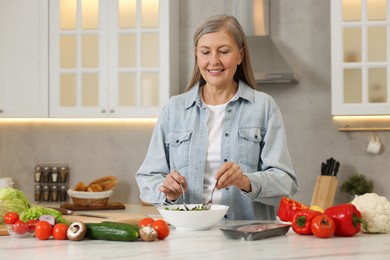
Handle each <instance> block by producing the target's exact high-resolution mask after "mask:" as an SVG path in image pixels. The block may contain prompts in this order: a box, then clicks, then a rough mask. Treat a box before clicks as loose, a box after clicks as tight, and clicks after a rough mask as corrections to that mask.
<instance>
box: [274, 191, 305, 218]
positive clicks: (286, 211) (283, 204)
mask: <svg viewBox="0 0 390 260" xmlns="http://www.w3.org/2000/svg"><path fill="white" fill-rule="evenodd" d="M308 209H309V207H308V206H306V205H304V204H302V203H300V202H298V201H296V200H293V199H290V198H287V197H282V199H281V200H280V205H279V210H278V217H279V219H280V220H281V221H288V222H292V218H293V217H294V213H295V212H297V211H302V210H308Z"/></svg>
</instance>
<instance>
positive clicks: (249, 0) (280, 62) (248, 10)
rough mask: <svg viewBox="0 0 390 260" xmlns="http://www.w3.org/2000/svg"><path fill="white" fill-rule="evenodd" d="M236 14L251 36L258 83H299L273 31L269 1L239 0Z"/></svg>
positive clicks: (248, 38) (252, 56)
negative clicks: (276, 43)
mask: <svg viewBox="0 0 390 260" xmlns="http://www.w3.org/2000/svg"><path fill="white" fill-rule="evenodd" d="M233 15H234V16H235V17H236V18H237V19H238V20H239V22H240V23H241V25H242V27H243V29H244V31H245V33H246V35H247V41H248V45H249V53H250V57H251V62H252V68H253V73H254V76H255V80H256V83H260V84H265V83H267V84H268V83H298V82H299V77H298V75H297V74H295V73H294V72H293V70H292V69H291V68H290V67H289V65H288V64H287V62H286V61H285V59H284V58H283V56H282V55H281V53H280V51H279V49H278V48H277V46H276V45H275V43H274V42H273V40H272V38H271V36H270V34H269V0H244V1H243V0H235V1H233Z"/></svg>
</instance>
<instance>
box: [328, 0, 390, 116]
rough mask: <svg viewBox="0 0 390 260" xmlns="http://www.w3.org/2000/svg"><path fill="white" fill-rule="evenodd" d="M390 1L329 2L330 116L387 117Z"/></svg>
mask: <svg viewBox="0 0 390 260" xmlns="http://www.w3.org/2000/svg"><path fill="white" fill-rule="evenodd" d="M389 15H390V1H389V0H332V1H331V31H332V33H331V34H332V35H331V36H332V38H331V40H332V115H385V114H386V115H388V114H390V22H389Z"/></svg>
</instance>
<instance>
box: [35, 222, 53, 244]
mask: <svg viewBox="0 0 390 260" xmlns="http://www.w3.org/2000/svg"><path fill="white" fill-rule="evenodd" d="M52 230H53V227H52V226H51V225H50V224H49V222H47V221H44V220H40V221H38V222H37V224H36V226H35V236H36V237H37V238H38V239H40V240H47V239H49V237H50V236H51V232H52Z"/></svg>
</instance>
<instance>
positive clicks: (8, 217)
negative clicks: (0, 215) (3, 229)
mask: <svg viewBox="0 0 390 260" xmlns="http://www.w3.org/2000/svg"><path fill="white" fill-rule="evenodd" d="M3 220H4V223H5V224H14V223H15V222H16V221H17V220H19V215H18V213H16V212H7V213H6V214H5V215H4V219H3Z"/></svg>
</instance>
